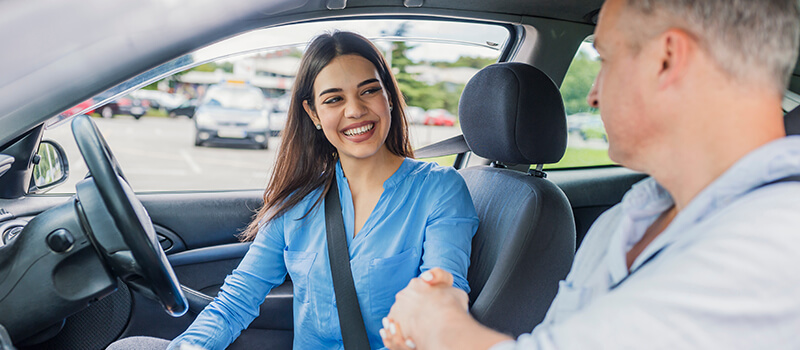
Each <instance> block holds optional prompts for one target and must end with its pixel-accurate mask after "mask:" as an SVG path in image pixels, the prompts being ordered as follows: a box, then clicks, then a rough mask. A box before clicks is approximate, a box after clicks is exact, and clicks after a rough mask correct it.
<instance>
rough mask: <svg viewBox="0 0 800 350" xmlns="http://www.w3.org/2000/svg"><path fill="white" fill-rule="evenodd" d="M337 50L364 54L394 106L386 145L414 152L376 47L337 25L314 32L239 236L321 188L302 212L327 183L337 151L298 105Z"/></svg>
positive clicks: (252, 233)
mask: <svg viewBox="0 0 800 350" xmlns="http://www.w3.org/2000/svg"><path fill="white" fill-rule="evenodd" d="M342 55H359V56H361V57H364V58H366V59H367V60H369V61H370V62H372V64H373V65H374V66H375V68H376V69H377V70H378V74H379V75H380V78H381V82H382V83H383V86H384V87H385V88H386V91H387V93H388V95H389V99H390V101H391V105H392V106H394V107H395V108H393V110H392V112H391V118H392V123H391V126H390V128H389V134H388V135H387V137H386V143H385V145H386V148H387V149H388V150H389V152H391V153H393V154H396V155H398V156H401V157H414V151H413V150H412V149H411V145H410V143H409V141H408V124H407V122H406V116H405V101H404V100H403V98H402V95H401V93H400V89H399V88H398V85H397V81H396V80H395V78H394V75H393V74H392V71H391V69H390V68H389V67H388V65H387V64H386V60H385V59H384V57H383V55H382V54H381V52H380V51H379V50H378V49H377V48H376V47H375V45H373V44H372V43H371V42H370V41H369V40H367V39H366V38H364V37H363V36H361V35H358V34H355V33H351V32H339V31H337V32H333V33H330V34H323V35H320V36H318V37H316V38H314V40H312V41H311V43H310V44H309V45H308V48H307V49H306V52H305V54H303V58H302V59H301V60H300V68H299V70H298V72H297V77H296V79H295V82H294V86H293V87H292V100H291V104H290V106H289V111H288V118H287V121H286V127H285V128H284V130H283V142H282V143H281V148H280V150H279V152H278V159H277V160H276V161H275V165H274V170H273V172H272V177H271V178H270V180H269V184H268V185H267V189H266V191H264V206H262V207H261V209H259V211H258V213H257V214H256V216H255V219H254V220H253V221H252V222H251V223H250V225H248V226H247V229H245V231H244V232H243V233H242V235H241V239H242V240H243V241H250V240H253V239H255V237H256V234H258V230H259V228H260V227H261V226H262V225H263V224H265V223H267V222H268V221H269V220H272V219H274V218H276V217H278V216H280V215H282V214H283V213H285V212H286V211H287V210H289V209H291V208H292V207H294V206H295V205H297V203H299V202H300V201H301V200H303V198H305V197H306V196H307V195H309V194H310V193H311V192H313V191H314V190H315V189H317V188H324V189H325V190H324V191H322V193H321V195H320V196H319V198H317V200H316V202H315V203H314V206H312V208H311V209H310V210H309V211H308V212H306V213H305V215H308V214H309V213H310V212H311V210H313V209H314V208H315V207H316V206H317V205H319V203H320V202H321V201H322V198H323V197H324V196H325V193H327V191H328V189H329V188H330V184H331V180H332V179H333V176H334V173H335V169H336V161H337V159H338V154H337V151H336V148H335V147H333V145H331V143H330V142H329V141H328V139H327V138H326V137H325V134H324V133H323V132H322V131H321V130H317V128H316V127H315V126H314V123H313V122H312V121H311V118H310V117H309V116H308V114H307V113H306V111H305V109H303V101H308V104H309V106H310V107H311V109H312V110H314V108H315V106H314V98H313V93H314V91H313V89H314V81H315V80H316V79H317V75H318V74H319V72H320V71H322V69H323V68H325V67H326V66H327V65H328V64H329V63H330V62H331V61H332V60H333V59H334V58H336V57H339V56H342ZM304 217H305V216H304Z"/></svg>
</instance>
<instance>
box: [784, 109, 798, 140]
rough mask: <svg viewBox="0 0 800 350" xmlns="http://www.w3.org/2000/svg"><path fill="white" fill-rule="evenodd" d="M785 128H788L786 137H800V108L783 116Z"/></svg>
mask: <svg viewBox="0 0 800 350" xmlns="http://www.w3.org/2000/svg"><path fill="white" fill-rule="evenodd" d="M783 126H784V127H786V135H800V106H797V107H795V109H793V110H791V111H789V113H786V114H785V115H784V116H783Z"/></svg>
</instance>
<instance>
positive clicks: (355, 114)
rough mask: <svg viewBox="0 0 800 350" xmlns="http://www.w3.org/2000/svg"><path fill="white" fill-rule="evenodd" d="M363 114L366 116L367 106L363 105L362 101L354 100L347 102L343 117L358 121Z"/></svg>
mask: <svg viewBox="0 0 800 350" xmlns="http://www.w3.org/2000/svg"><path fill="white" fill-rule="evenodd" d="M365 114H367V106H365V105H364V102H363V101H361V100H360V99H357V98H355V99H350V101H348V102H347V105H346V106H345V110H344V116H345V117H346V118H355V119H358V118H361V117H363V116H364V115H365Z"/></svg>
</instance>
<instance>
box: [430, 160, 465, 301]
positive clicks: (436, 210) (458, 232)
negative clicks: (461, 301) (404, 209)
mask: <svg viewBox="0 0 800 350" xmlns="http://www.w3.org/2000/svg"><path fill="white" fill-rule="evenodd" d="M441 175H442V176H441V177H440V178H439V179H437V180H438V181H440V183H439V185H438V186H435V187H434V188H436V189H437V192H436V193H435V195H436V196H437V198H436V200H435V201H434V202H433V203H434V207H433V208H432V211H431V214H430V216H429V217H428V221H427V226H426V227H425V238H424V242H423V254H422V266H421V267H420V271H421V272H425V271H427V270H429V269H432V268H434V267H439V268H441V269H443V270H445V271H447V272H450V273H451V274H452V275H453V286H454V287H457V288H459V289H462V290H464V291H465V292H467V293H469V291H470V288H469V284H468V283H467V279H466V276H467V270H468V269H469V262H470V260H469V257H470V252H471V250H472V237H473V236H474V235H475V232H476V231H477V230H478V215H477V213H476V212H475V206H474V204H473V203H472V197H471V196H470V194H469V190H468V189H467V185H466V183H465V182H464V179H463V178H462V177H461V175H459V174H458V173H457V172H456V171H455V170H453V169H447V170H445V171H443V173H442V174H441Z"/></svg>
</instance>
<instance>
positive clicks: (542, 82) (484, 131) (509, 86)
mask: <svg viewBox="0 0 800 350" xmlns="http://www.w3.org/2000/svg"><path fill="white" fill-rule="evenodd" d="M458 115H459V119H460V123H461V131H462V132H463V133H464V138H465V139H466V140H467V144H468V145H469V148H470V149H471V150H472V152H474V153H475V154H477V155H479V156H481V157H483V158H487V159H491V160H496V161H500V162H503V163H511V164H548V163H556V162H558V161H559V160H561V157H562V156H564V151H565V150H566V148H567V119H566V115H565V113H564V102H563V101H562V100H561V93H560V92H559V91H558V87H557V86H556V84H555V83H553V81H552V80H550V78H549V77H548V76H547V75H546V74H545V73H544V72H542V71H540V70H539V69H538V68H535V67H533V66H531V65H528V64H525V63H516V62H508V63H497V64H493V65H490V66H487V67H486V68H483V69H482V70H480V71H479V72H478V73H477V74H475V76H473V77H472V79H470V81H469V82H468V83H467V85H466V86H465V87H464V92H462V93H461V100H460V102H459V104H458Z"/></svg>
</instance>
